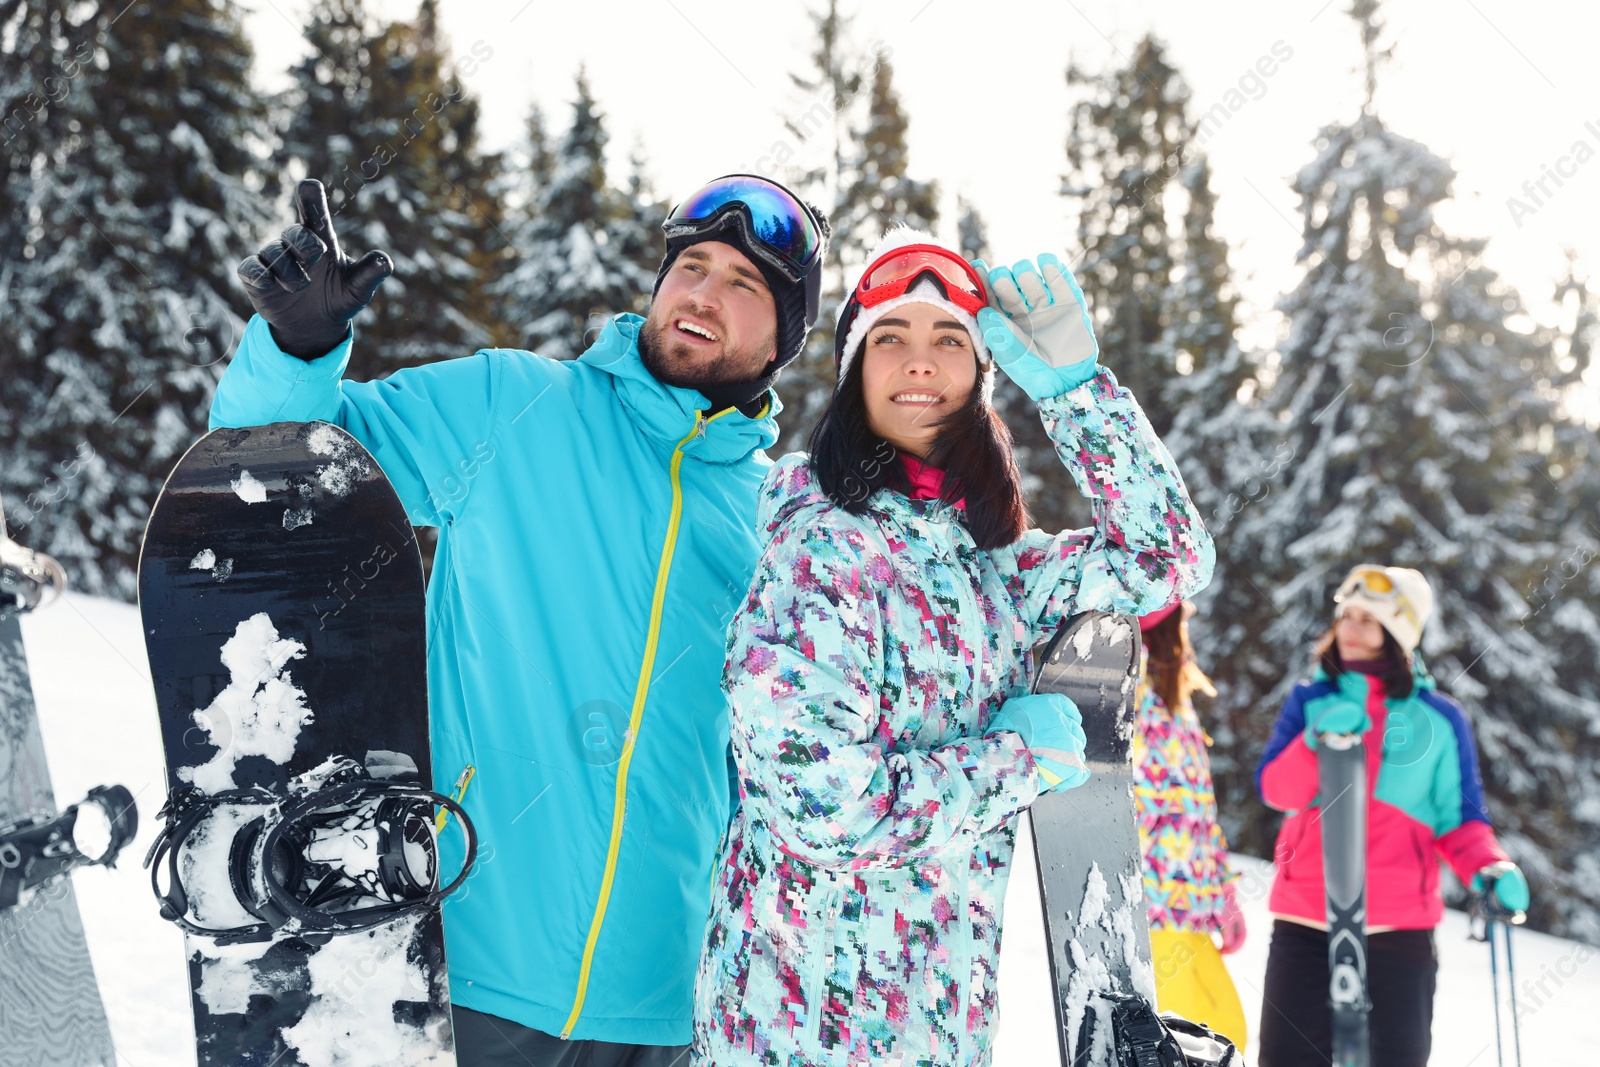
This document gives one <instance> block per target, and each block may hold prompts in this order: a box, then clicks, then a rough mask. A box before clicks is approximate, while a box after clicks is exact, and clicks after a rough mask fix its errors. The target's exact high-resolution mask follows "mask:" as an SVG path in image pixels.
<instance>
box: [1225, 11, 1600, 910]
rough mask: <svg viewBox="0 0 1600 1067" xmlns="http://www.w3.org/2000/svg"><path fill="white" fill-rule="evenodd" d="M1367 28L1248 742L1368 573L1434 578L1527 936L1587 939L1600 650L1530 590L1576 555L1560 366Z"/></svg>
mask: <svg viewBox="0 0 1600 1067" xmlns="http://www.w3.org/2000/svg"><path fill="white" fill-rule="evenodd" d="M1352 14H1353V15H1354V16H1355V17H1356V19H1357V22H1358V24H1359V25H1360V26H1361V28H1362V36H1363V41H1364V43H1365V45H1366V48H1367V53H1368V62H1367V79H1366V81H1367V103H1366V105H1365V107H1364V108H1363V111H1362V113H1361V115H1360V116H1359V117H1358V118H1357V119H1356V120H1355V121H1354V122H1351V123H1345V124H1335V125H1332V126H1329V127H1327V128H1325V129H1324V130H1323V131H1322V133H1321V135H1320V136H1319V138H1318V142H1317V155H1316V158H1315V159H1314V160H1313V161H1312V162H1311V163H1309V164H1308V165H1307V166H1306V167H1305V168H1303V169H1302V170H1301V172H1300V173H1299V175H1298V176H1297V177H1296V179H1295V182H1294V188H1295V191H1296V193H1297V194H1298V195H1299V197H1300V201H1301V215H1302V224H1303V227H1304V235H1305V240H1304V244H1303V245H1302V248H1301V250H1300V253H1299V257H1298V258H1299V262H1300V264H1301V266H1302V268H1303V270H1304V277H1303V279H1302V281H1301V282H1300V284H1299V285H1298V286H1297V287H1296V288H1295V289H1294V290H1293V291H1292V292H1291V293H1289V294H1288V295H1287V296H1286V297H1285V298H1284V299H1283V301H1282V302H1281V304H1280V307H1281V309H1282V311H1283V312H1284V314H1285V315H1286V316H1287V318H1288V320H1289V335H1288V339H1287V341H1286V342H1285V344H1284V345H1283V347H1282V350H1281V352H1280V353H1279V366H1278V371H1279V373H1278V377H1277V380H1276V381H1275V383H1274V385H1273V389H1272V391H1271V393H1270V395H1269V396H1268V397H1267V398H1266V406H1267V408H1268V409H1269V410H1270V411H1271V412H1272V414H1273V415H1274V416H1275V417H1276V424H1277V425H1278V426H1279V428H1280V434H1279V437H1278V444H1279V445H1280V446H1281V445H1287V446H1288V448H1289V449H1291V450H1292V451H1291V454H1292V460H1291V468H1290V470H1289V471H1288V472H1287V478H1286V481H1285V484H1284V487H1283V490H1282V492H1279V493H1274V494H1273V495H1272V496H1271V497H1269V498H1268V499H1266V500H1264V501H1262V502H1261V503H1260V504H1257V505H1254V506H1252V507H1251V508H1249V509H1246V510H1245V511H1244V512H1242V513H1241V514H1240V515H1239V516H1238V517H1237V519H1236V520H1235V521H1234V522H1233V524H1232V525H1231V534H1230V535H1231V536H1232V537H1235V538H1238V539H1239V540H1240V541H1241V545H1240V546H1238V548H1237V549H1236V551H1238V552H1239V553H1240V554H1241V555H1240V558H1245V559H1253V560H1254V561H1255V577H1254V578H1252V579H1251V581H1252V582H1253V583H1254V584H1255V585H1256V586H1257V587H1258V588H1259V590H1260V591H1261V593H1262V600H1261V603H1260V605H1259V607H1258V608H1257V613H1258V614H1260V616H1261V617H1262V618H1268V617H1269V616H1268V614H1267V613H1269V612H1270V613H1271V615H1272V616H1276V617H1275V618H1273V619H1272V621H1271V624H1270V625H1268V626H1266V627H1265V628H1264V629H1263V630H1262V631H1261V633H1260V635H1259V636H1258V637H1256V638H1255V640H1256V641H1258V642H1259V646H1258V655H1257V656H1256V657H1255V658H1254V659H1253V662H1252V663H1250V664H1247V665H1245V669H1244V670H1242V671H1239V672H1236V674H1235V677H1234V678H1233V679H1231V680H1232V681H1233V683H1234V685H1235V687H1236V688H1235V693H1234V699H1235V700H1236V701H1239V702H1240V703H1239V709H1240V710H1241V711H1242V710H1243V709H1244V708H1247V707H1253V709H1254V711H1255V715H1254V716H1253V717H1251V718H1250V719H1249V720H1248V725H1247V726H1246V727H1245V730H1244V731H1242V733H1244V734H1245V736H1242V737H1241V738H1240V741H1241V743H1242V744H1243V745H1244V747H1247V748H1249V747H1253V748H1254V750H1255V751H1259V749H1260V746H1261V745H1262V744H1263V743H1264V742H1265V736H1266V732H1267V730H1268V729H1269V727H1270V724H1271V719H1272V716H1271V714H1270V711H1271V710H1272V709H1274V708H1275V707H1276V703H1277V701H1278V700H1280V699H1281V698H1282V696H1283V694H1284V692H1285V691H1286V690H1287V688H1288V687H1289V686H1290V685H1291V684H1293V682H1294V681H1296V680H1298V679H1299V678H1301V677H1303V676H1304V665H1305V663H1306V655H1307V642H1308V641H1309V639H1310V638H1312V637H1313V636H1315V635H1316V634H1318V633H1320V632H1322V631H1323V630H1325V629H1326V628H1327V625H1328V619H1329V617H1330V611H1329V608H1330V605H1331V595H1332V592H1333V589H1334V588H1335V587H1336V586H1337V584H1338V582H1339V581H1340V580H1341V579H1342V578H1343V576H1344V574H1345V572H1346V571H1347V570H1348V569H1349V567H1350V566H1352V565H1354V564H1356V563H1361V562H1382V563H1390V564H1394V565H1399V566H1407V567H1416V568H1417V569H1419V570H1421V571H1422V572H1423V573H1424V574H1425V575H1427V577H1428V579H1429V581H1430V583H1431V584H1432V586H1433V588H1434V592H1435V594H1436V598H1437V603H1436V607H1435V613H1434V617H1433V620H1432V622H1431V623H1430V624H1429V626H1428V628H1427V631H1426V633H1425V635H1424V639H1423V643H1422V653H1423V655H1424V658H1425V660H1426V662H1427V664H1428V665H1429V666H1430V667H1431V669H1432V671H1433V673H1434V675H1435V676H1436V677H1437V679H1438V680H1439V683H1440V685H1441V687H1442V688H1443V689H1444V690H1445V691H1446V692H1448V693H1450V694H1451V695H1452V696H1454V697H1455V698H1456V699H1458V700H1459V701H1461V703H1462V704H1463V706H1464V707H1465V709H1466V712H1467V716H1468V718H1469V720H1470V721H1471V722H1472V724H1473V727H1474V729H1475V731H1476V734H1477V739H1478V744H1479V751H1480V755H1481V758H1482V766H1483V772H1484V777H1485V780H1486V785H1487V788H1488V791H1489V807H1490V811H1491V814H1492V816H1493V817H1494V819H1495V820H1496V823H1497V825H1498V827H1499V830H1500V834H1501V839H1502V841H1503V842H1504V843H1505V844H1506V846H1507V848H1508V850H1509V851H1510V852H1511V853H1512V855H1513V858H1515V859H1517V860H1518V861H1519V862H1520V863H1522V864H1523V865H1524V866H1525V867H1526V868H1528V870H1529V875H1530V879H1531V881H1532V882H1533V883H1534V886H1535V893H1534V906H1533V910H1532V913H1531V919H1532V921H1533V922H1534V923H1535V924H1537V925H1538V926H1540V927H1542V928H1545V929H1549V930H1552V931H1554V932H1558V933H1566V934H1578V935H1580V936H1586V937H1591V938H1592V937H1594V936H1596V934H1597V933H1600V890H1597V888H1596V882H1595V880H1594V879H1593V878H1592V877H1586V873H1593V870H1594V868H1595V866H1596V863H1597V857H1596V856H1595V854H1594V853H1593V851H1592V842H1593V840H1594V838H1595V830H1596V825H1597V823H1600V781H1597V776H1596V775H1597V771H1596V768H1597V766H1600V763H1597V756H1600V751H1597V748H1600V742H1597V737H1600V703H1597V702H1596V701H1595V699H1594V698H1593V697H1592V696H1586V695H1585V694H1584V693H1582V692H1578V691H1575V687H1574V684H1573V682H1572V681H1571V678H1570V673H1571V668H1572V667H1573V666H1574V665H1582V667H1583V669H1584V670H1588V669H1589V668H1590V667H1591V665H1592V664H1593V663H1594V662H1596V660H1597V659H1600V631H1597V630H1595V629H1593V628H1591V629H1590V630H1589V632H1588V633H1587V634H1583V635H1580V634H1576V633H1574V634H1572V635H1571V636H1572V638H1573V640H1575V641H1578V645H1577V646H1576V647H1574V646H1571V645H1569V646H1568V647H1567V648H1565V649H1557V648H1554V647H1552V646H1551V645H1549V644H1547V643H1546V642H1545V641H1542V640H1540V639H1539V637H1538V636H1537V635H1536V634H1535V633H1534V632H1533V630H1532V629H1530V628H1528V627H1525V626H1521V625H1519V622H1520V621H1521V620H1522V619H1523V618H1524V617H1525V615H1526V614H1527V608H1526V602H1525V599H1524V596H1523V593H1522V591H1523V590H1525V589H1528V588H1530V587H1531V586H1532V584H1533V579H1534V577H1535V576H1537V575H1538V574H1539V573H1540V572H1541V569H1542V568H1543V567H1546V566H1548V565H1550V564H1551V563H1552V562H1554V561H1557V560H1559V558H1560V549H1559V546H1557V545H1555V544H1553V543H1551V542H1549V541H1548V540H1547V539H1546V538H1547V535H1548V532H1549V531H1548V530H1547V529H1545V528H1543V527H1542V525H1541V521H1540V520H1541V518H1542V512H1544V511H1545V508H1544V507H1543V506H1542V505H1541V500H1542V499H1543V498H1544V497H1545V496H1546V493H1547V488H1548V486H1549V485H1550V484H1552V480H1551V478H1550V464H1551V454H1550V442H1551V441H1552V440H1553V431H1554V428H1555V427H1556V426H1558V425H1559V424H1560V423H1561V422H1562V414H1561V411H1560V409H1559V405H1558V403H1557V400H1556V398H1555V397H1554V396H1553V395H1552V392H1551V390H1550V383H1551V382H1552V381H1553V380H1554V379H1555V378H1556V377H1558V376H1559V373H1560V367H1559V359H1558V357H1557V352H1556V349H1555V346H1554V345H1553V344H1552V343H1551V339H1550V338H1549V337H1548V336H1545V335H1544V334H1542V333H1538V332H1536V333H1532V334H1530V333H1524V332H1519V331H1518V330H1517V329H1515V328H1513V326H1512V323H1514V322H1516V321H1518V319H1519V316H1522V315H1524V314H1525V311H1524V309H1523V307H1522V305H1521V302H1520V300H1519V299H1518V298H1517V296H1516V294H1515V293H1514V292H1513V291H1511V290H1510V289H1509V288H1508V287H1507V286H1505V285H1504V283H1503V282H1501V281H1500V279H1498V278H1497V277H1496V276H1495V275H1494V274H1493V273H1492V272H1491V271H1489V270H1488V269H1487V268H1485V267H1483V266H1481V263H1480V260H1481V252H1482V248H1483V242H1481V241H1469V240H1463V239H1459V238H1455V237H1452V236H1451V235H1449V234H1447V233H1445V232H1444V231H1443V229H1442V228H1441V227H1440V226H1439V224H1438V222H1437V220H1436V218H1435V216H1434V209H1435V207H1436V206H1437V205H1438V204H1440V203H1442V202H1443V201H1445V200H1446V199H1447V198H1448V197H1449V195H1450V183H1451V180H1452V178H1453V172H1452V171H1451V168H1450V167H1449V165H1448V164H1447V163H1445V161H1444V160H1442V159H1440V158H1439V157H1438V156H1436V155H1435V154H1433V153H1432V152H1430V151H1429V150H1428V149H1427V148H1426V147H1424V146H1423V145H1421V144H1418V143H1417V142H1415V141H1412V140H1409V139H1407V138H1405V137H1403V136H1401V135H1399V134H1397V133H1394V132H1393V131H1391V130H1390V129H1388V128H1387V126H1386V125H1385V124H1384V123H1383V122H1382V121H1381V120H1380V119H1379V118H1378V117H1377V115H1376V113H1375V112H1374V111H1373V109H1372V91H1373V88H1374V85H1375V83H1376V75H1375V69H1376V66H1377V61H1378V58H1379V57H1380V56H1381V55H1382V53H1380V52H1379V50H1378V49H1377V45H1376V42H1377V40H1378V38H1379V36H1380V32H1381V26H1380V24H1379V23H1378V21H1377V15H1376V4H1375V3H1372V2H1371V0H1356V2H1355V3H1354V4H1353V5H1352ZM1235 721H1236V722H1239V723H1241V724H1244V723H1245V722H1246V720H1245V719H1244V718H1243V717H1242V716H1240V717H1239V718H1237V719H1235ZM1257 810H1258V812H1259V815H1258V817H1257V818H1254V819H1251V820H1250V821H1249V823H1248V824H1247V825H1246V826H1245V827H1244V828H1243V833H1241V834H1240V835H1239V839H1238V840H1236V841H1235V844H1236V845H1243V846H1245V849H1246V850H1247V851H1250V850H1252V849H1264V848H1266V847H1268V840H1269V834H1270V828H1271V826H1272V825H1273V824H1274V822H1275V819H1273V818H1272V817H1271V816H1270V815H1269V814H1268V813H1266V812H1265V811H1264V810H1263V809H1257Z"/></svg>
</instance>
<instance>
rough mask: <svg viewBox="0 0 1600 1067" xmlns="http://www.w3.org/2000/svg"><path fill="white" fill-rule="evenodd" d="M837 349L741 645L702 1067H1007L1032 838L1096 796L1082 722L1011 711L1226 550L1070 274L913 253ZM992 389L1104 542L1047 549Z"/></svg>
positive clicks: (1091, 535) (1044, 702) (896, 253)
mask: <svg viewBox="0 0 1600 1067" xmlns="http://www.w3.org/2000/svg"><path fill="white" fill-rule="evenodd" d="M985 275H987V277H985ZM985 282H987V290H988V292H989V293H992V297H990V298H989V299H992V301H993V304H994V306H992V307H990V306H986V303H985V301H986V285H985ZM836 336H837V338H838V340H837V343H836V350H835V355H836V361H837V374H838V377H837V380H838V386H837V388H836V390H835V393H834V396H833V399H832V401H831V402H830V404H829V406H828V409H827V410H826V411H825V412H824V413H823V416H822V418H821V420H820V422H819V423H818V425H817V428H816V430H815V431H814V432H813V434H812V437H811V442H810V443H811V450H812V451H811V455H810V456H806V455H804V454H795V455H789V456H786V457H784V458H783V459H781V460H780V461H779V462H778V463H777V464H776V465H775V466H774V468H773V470H772V471H771V472H770V475H769V477H768V478H767V480H766V483H765V485H764V487H763V491H762V505H761V521H762V523H763V525H764V529H765V532H766V536H767V537H768V539H769V540H768V542H767V545H766V548H765V551H764V554H763V555H762V558H761V561H760V562H759V563H758V564H757V567H756V574H755V578H754V580H753V584H752V587H751V590H750V595H749V597H748V598H747V599H746V600H745V602H744V605H743V606H742V607H741V608H740V610H739V612H738V613H737V615H736V616H735V618H734V620H733V623H732V627H731V629H730V632H729V648H728V659H727V666H726V670H725V674H724V678H723V686H724V689H725V690H726V692H727V695H728V700H729V710H730V714H731V717H732V720H733V751H734V756H735V758H736V761H737V764H738V772H739V777H740V783H741V792H742V794H743V804H742V806H741V809H740V811H739V813H738V814H737V815H736V816H735V819H734V822H733V824H732V825H731V826H730V828H729V831H728V837H727V840H726V842H725V843H724V847H723V850H722V857H723V862H722V864H721V867H720V873H719V874H718V876H717V880H716V884H715V887H714V894H713V902H712V915H711V919H710V923H709V926H708V930H707V944H706V949H705V952H704V954H703V955H702V957H701V961H700V973H699V976H698V981H697V985H696V996H695V1000H696V1002H695V1027H694V1051H693V1056H694V1061H695V1063H696V1064H700V1065H708V1064H715V1065H716V1067H737V1065H742V1064H763V1065H767V1064H781V1065H783V1067H810V1065H845V1064H849V1065H856V1064H867V1063H872V1064H904V1065H906V1067H910V1065H912V1064H917V1065H928V1067H937V1065H944V1064H949V1065H957V1064H960V1065H963V1067H965V1065H969V1064H986V1063H988V1062H989V1060H990V1054H991V1043H992V1040H993V1025H994V1019H995V1015H996V988H995V982H996V975H997V971H998V964H999V958H998V957H999V951H1000V929H1001V912H1002V906H1003V902H1004V900H1005V887H1006V880H1007V876H1008V873H1009V871H1010V865H1011V853H1012V846H1013V842H1014V839H1015V827H1016V815H1017V814H1018V813H1019V812H1021V811H1022V810H1023V809H1025V808H1027V807H1028V805H1029V804H1031V803H1032V802H1033V800H1034V799H1035V798H1036V797H1037V796H1039V795H1040V794H1041V793H1042V792H1045V791H1046V790H1050V789H1061V788H1070V787H1071V786H1073V785H1077V784H1079V783H1081V782H1082V781H1083V780H1084V779H1086V778H1087V772H1086V771H1085V770H1084V769H1083V765H1082V752H1083V742H1084V738H1083V732H1082V728H1081V725H1080V724H1079V721H1078V714H1077V709H1075V708H1073V707H1072V705H1071V703H1070V702H1069V701H1066V700H1064V699H1063V698H1060V697H1052V696H1022V695H1019V694H1023V693H1026V687H1027V683H1028V679H1029V674H1030V667H1031V664H1032V657H1033V654H1034V652H1035V650H1036V649H1037V648H1038V647H1039V646H1040V645H1041V644H1042V643H1043V642H1045V641H1046V640H1048V639H1049V637H1050V636H1051V634H1052V633H1053V632H1054V631H1055V630H1056V629H1057V627H1058V626H1059V625H1060V623H1061V622H1062V621H1063V620H1064V619H1066V618H1067V617H1069V616H1070V615H1072V614H1074V613H1076V612H1080V611H1085V610H1089V609H1101V610H1109V611H1118V612H1129V613H1138V612H1145V611H1151V610H1154V609H1156V608H1158V607H1160V606H1162V605H1164V604H1167V603H1170V602H1171V601H1173V600H1176V599H1179V598H1181V597H1183V596H1186V595H1188V594H1190V593H1191V592H1193V591H1195V590H1197V589H1199V588H1201V587H1202V586H1203V585H1204V584H1205V583H1206V581H1207V580H1208V579H1209V577H1210V574H1211V568H1212V561H1213V552H1212V546H1211V540H1210V537H1209V536H1208V535H1207V533H1206V532H1205V529H1204V527H1203V526H1202V525H1201V522H1200V519H1199V516H1198V514H1197V513H1196V511H1195V509H1194V507H1193V505H1192V504H1191V503H1190V501H1189V496H1188V493H1187V492H1186V491H1185V489H1184V487H1183V483H1182V481H1181V480H1180V478H1179V477H1178V472H1177V470H1176V469H1175V468H1174V466H1173V463H1172V460H1171V458H1170V456H1169V455H1168V454H1167V451H1166V449H1165V448H1163V447H1162V445H1161V443H1160V442H1159V441H1158V440H1157V439H1156V437H1155V434H1154V433H1153V432H1152V431H1151V429H1150V426H1149V423H1148V422H1146V420H1145V417H1144V415H1143V414H1142V413H1141V412H1140V410H1139V407H1138V405H1137V404H1136V403H1135V402H1134V400H1133V398H1132V397H1131V396H1129V395H1128V393H1127V392H1126V391H1125V390H1123V389H1122V388H1121V387H1119V386H1118V385H1117V383H1116V379H1114V378H1113V377H1112V376H1111V374H1110V373H1109V372H1108V371H1106V370H1104V369H1100V368H1098V367H1097V366H1096V356H1097V346H1096V344H1095V341H1094V336H1093V333H1092V331H1091V329H1090V326H1089V321H1088V315H1087V312H1086V311H1085V310H1084V306H1083V298H1082V293H1081V291H1080V290H1079V289H1078V287H1077V284H1076V283H1075V282H1074V281H1073V279H1072V277H1071V275H1070V274H1069V273H1068V272H1067V271H1066V269H1065V268H1064V267H1063V266H1062V265H1061V263H1060V262H1059V261H1058V260H1057V259H1056V258H1055V257H1054V256H1041V257H1040V258H1039V261H1038V266H1037V267H1035V266H1034V264H1033V263H1030V262H1026V261H1024V262H1022V263H1019V264H1017V265H1016V266H1015V267H1014V268H1011V269H1007V268H1003V267H1002V268H996V269H995V270H993V271H986V270H985V269H984V268H983V265H982V264H981V263H980V264H976V265H969V264H968V263H967V262H966V261H965V260H963V259H961V257H959V256H958V255H956V254H955V253H953V252H951V251H949V250H948V249H945V248H943V247H941V246H939V245H938V244H937V242H936V241H934V239H933V238H931V237H928V236H927V235H925V234H919V233H915V232H904V231H902V232H897V233H893V234H891V235H890V236H889V237H888V238H886V240H885V243H884V244H883V245H882V246H880V248H879V249H878V251H877V252H876V253H875V254H874V256H873V258H872V260H870V261H869V265H868V268H867V270H866V271H865V272H864V273H863V276H862V279H861V282H860V283H859V284H858V285H857V287H856V289H855V290H854V293H853V295H852V296H851V297H850V299H849V300H847V301H846V303H845V305H844V307H843V308H842V309H841V312H840V318H839V324H838V330H837V334H836ZM996 363H998V364H999V365H1000V367H1001V368H1002V369H1003V370H1004V371H1005V372H1006V373H1007V374H1008V375H1009V376H1010V377H1011V379H1012V380H1013V381H1014V382H1016V383H1017V384H1018V385H1019V386H1021V388H1022V389H1024V390H1025V391H1026V392H1027V393H1028V394H1029V395H1030V396H1032V397H1033V399H1034V400H1035V401H1036V402H1037V403H1038V405H1039V408H1040V413H1041V415H1042V416H1043V419H1044V425H1045V427H1046V429H1047V430H1048V431H1049V433H1050V435H1051V437H1052V438H1053V439H1054V440H1055V442H1056V448H1057V452H1058V454H1059V455H1060V457H1061V459H1062V461H1063V462H1064V463H1065V464H1066V465H1067V467H1068V469H1069V470H1070V471H1071V472H1072V474H1073V476H1074V478H1075V480H1076V482H1077V484H1078V487H1079V488H1080V489H1081V491H1082V492H1083V493H1084V494H1085V495H1086V496H1087V497H1089V499H1090V500H1091V501H1092V502H1093V505H1094V509H1095V515H1096V526H1095V528H1093V529H1088V530H1079V531H1074V532H1068V533H1062V534H1056V535H1051V534H1046V533H1042V532H1040V531H1039V530H1036V529H1029V528H1028V521H1027V512H1026V509H1025V507H1024V505H1023V501H1022V493H1021V488H1020V485H1019V478H1018V473H1017V467H1016V464H1015V461H1014V459H1013V458H1012V454H1011V446H1010V438H1009V435H1008V434H1007V432H1006V430H1005V427H1004V424H1003V423H1002V422H1001V421H1000V419H999V417H998V416H997V415H996V413H995V412H994V409H993V408H992V406H991V404H990V397H991V395H992V390H993V385H994V364H996Z"/></svg>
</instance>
